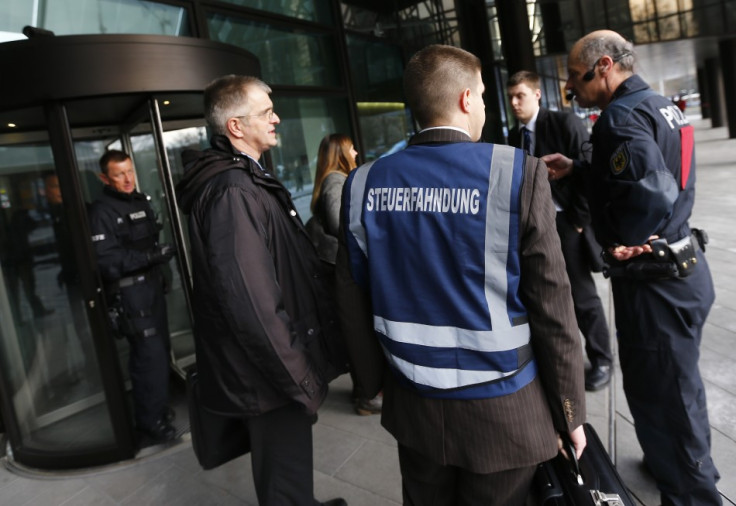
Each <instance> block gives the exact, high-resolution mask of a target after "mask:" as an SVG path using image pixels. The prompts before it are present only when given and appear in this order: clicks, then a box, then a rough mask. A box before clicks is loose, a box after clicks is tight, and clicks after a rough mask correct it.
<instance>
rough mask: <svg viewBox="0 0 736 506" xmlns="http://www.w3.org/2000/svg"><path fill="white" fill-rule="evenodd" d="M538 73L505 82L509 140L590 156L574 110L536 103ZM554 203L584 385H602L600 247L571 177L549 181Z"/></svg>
mask: <svg viewBox="0 0 736 506" xmlns="http://www.w3.org/2000/svg"><path fill="white" fill-rule="evenodd" d="M539 82H540V79H539V76H538V75H537V74H536V73H534V72H529V71H526V70H522V71H520V72H517V73H515V74H514V75H512V76H511V77H510V78H509V80H508V83H507V91H508V97H509V102H510V103H511V110H512V111H513V113H514V116H515V117H516V119H517V120H518V121H519V125H518V128H513V129H511V130H510V131H509V144H511V145H512V146H514V147H517V148H522V149H524V150H525V151H526V152H527V153H529V154H531V155H534V156H537V157H539V156H542V155H546V154H549V153H564V154H565V155H567V156H569V157H570V158H573V159H580V160H585V159H587V160H588V161H590V160H589V158H590V157H589V156H587V155H586V152H585V151H584V150H583V149H582V146H583V144H584V143H585V142H586V141H587V139H588V132H587V130H586V128H585V125H583V122H582V121H580V118H578V117H577V116H575V114H573V113H572V112H561V111H550V110H548V109H546V108H544V107H540V105H539V100H540V98H542V90H541V89H540V86H539ZM550 186H551V189H552V199H553V201H554V203H555V207H556V208H557V219H556V223H557V233H558V234H559V235H560V243H561V244H562V255H563V256H564V257H565V265H566V267H567V275H568V277H569V278H570V286H571V288H572V299H573V302H574V305H575V317H576V318H577V322H578V328H580V331H581V332H582V333H583V336H584V337H585V352H586V354H587V355H588V361H589V362H590V365H591V367H590V369H589V370H588V371H586V373H585V388H586V390H590V391H595V390H600V389H601V388H603V387H604V386H606V385H607V384H608V383H609V382H610V381H611V363H612V361H613V357H612V355H611V335H610V334H609V332H608V325H607V323H606V315H605V312H604V311H603V304H601V299H600V297H598V292H597V291H596V287H595V281H594V280H593V276H592V275H591V271H600V269H601V267H602V261H601V257H600V251H601V247H600V245H599V244H598V243H597V242H596V240H595V236H594V234H593V229H592V228H591V226H590V211H589V209H588V202H587V200H586V198H585V197H584V196H583V191H582V189H579V188H576V185H575V184H574V182H573V181H572V180H571V179H570V178H565V179H558V180H554V181H550Z"/></svg>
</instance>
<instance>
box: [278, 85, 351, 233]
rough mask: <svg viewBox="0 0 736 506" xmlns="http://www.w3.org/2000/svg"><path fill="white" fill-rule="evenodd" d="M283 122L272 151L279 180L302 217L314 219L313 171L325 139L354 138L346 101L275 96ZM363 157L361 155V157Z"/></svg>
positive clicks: (280, 124) (340, 99)
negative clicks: (338, 135)
mask: <svg viewBox="0 0 736 506" xmlns="http://www.w3.org/2000/svg"><path fill="white" fill-rule="evenodd" d="M272 98H273V103H274V110H275V111H276V114H278V115H279V118H280V119H281V123H279V124H278V125H277V126H276V135H277V136H278V139H279V143H278V146H276V147H274V148H273V149H271V150H270V151H269V154H270V156H271V159H272V160H273V166H274V172H275V175H276V177H278V178H279V180H280V181H281V182H282V183H283V184H284V186H286V188H287V189H288V190H289V191H290V192H291V196H292V198H293V199H294V205H295V207H296V210H297V211H298V212H299V215H300V216H301V218H302V219H303V220H304V221H306V220H307V219H308V218H309V217H310V216H311V211H310V210H309V203H310V201H311V199H312V188H313V185H314V172H315V170H317V151H318V149H319V143H320V141H321V140H322V138H323V137H324V136H325V135H327V134H331V133H336V132H340V133H346V134H347V135H350V136H352V132H351V129H350V122H349V119H348V105H347V101H346V100H345V99H342V98H333V99H327V98H282V97H279V96H278V95H277V94H274V95H273V96H272ZM358 158H359V159H361V158H360V155H358Z"/></svg>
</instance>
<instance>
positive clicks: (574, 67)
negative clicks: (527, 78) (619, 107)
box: [565, 30, 636, 109]
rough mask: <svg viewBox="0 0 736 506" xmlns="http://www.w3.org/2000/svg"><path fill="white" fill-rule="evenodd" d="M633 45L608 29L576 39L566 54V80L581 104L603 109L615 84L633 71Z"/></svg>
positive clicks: (613, 90)
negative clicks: (567, 54) (568, 53)
mask: <svg viewBox="0 0 736 506" xmlns="http://www.w3.org/2000/svg"><path fill="white" fill-rule="evenodd" d="M635 59H636V57H635V55H634V45H633V44H632V43H631V42H629V41H627V40H626V39H625V38H623V37H622V36H621V35H620V34H618V33H616V32H614V31H611V30H597V31H595V32H591V33H589V34H588V35H586V36H584V37H583V38H581V39H580V40H578V41H577V42H576V43H575V44H574V45H573V47H572V49H571V50H570V55H569V56H568V58H567V73H568V77H567V83H566V85H565V88H566V89H568V90H570V91H571V92H572V93H573V94H574V95H575V97H576V99H577V102H578V104H580V106H582V107H592V106H597V107H600V108H601V109H605V108H606V106H607V105H608V103H609V102H610V100H611V97H612V96H613V93H614V92H615V91H616V88H618V86H619V85H620V84H621V83H622V82H623V81H625V80H626V79H628V78H629V77H631V75H632V74H633V73H634V62H635Z"/></svg>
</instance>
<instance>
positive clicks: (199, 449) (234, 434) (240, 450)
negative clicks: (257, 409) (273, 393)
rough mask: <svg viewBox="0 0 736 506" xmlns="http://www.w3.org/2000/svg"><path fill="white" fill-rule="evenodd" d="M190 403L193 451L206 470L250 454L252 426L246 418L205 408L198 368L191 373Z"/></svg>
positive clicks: (188, 372) (188, 382)
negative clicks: (201, 400) (201, 399)
mask: <svg viewBox="0 0 736 506" xmlns="http://www.w3.org/2000/svg"><path fill="white" fill-rule="evenodd" d="M187 404H188V407H189V426H190V431H191V435H192V448H194V454H195V455H196V456H197V460H198V461H199V465H200V466H202V468H203V469H213V468H215V467H217V466H220V465H222V464H224V463H225V462H229V461H230V460H232V459H234V458H237V457H240V456H241V455H244V454H246V453H248V452H249V451H250V438H249V435H248V427H247V425H246V422H245V420H244V419H243V418H242V417H233V416H230V415H226V414H222V413H217V412H215V411H211V410H209V409H207V408H205V407H204V406H202V403H201V402H200V396H199V382H198V378H197V371H196V370H194V369H190V370H189V371H187Z"/></svg>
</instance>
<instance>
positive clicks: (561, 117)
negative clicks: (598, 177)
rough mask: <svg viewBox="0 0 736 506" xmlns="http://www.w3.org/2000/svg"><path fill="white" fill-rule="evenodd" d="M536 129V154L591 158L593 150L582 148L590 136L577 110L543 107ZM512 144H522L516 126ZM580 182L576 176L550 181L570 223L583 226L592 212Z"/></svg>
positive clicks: (510, 138) (518, 146)
mask: <svg viewBox="0 0 736 506" xmlns="http://www.w3.org/2000/svg"><path fill="white" fill-rule="evenodd" d="M535 128H536V130H535V131H534V135H535V142H534V153H532V154H533V155H534V156H536V157H540V156H543V155H548V154H550V153H562V154H563V155H565V156H567V157H569V158H572V159H573V160H588V161H590V150H588V151H587V153H584V151H583V150H582V149H581V147H582V145H583V143H584V142H586V141H587V140H588V138H589V137H590V136H589V134H588V130H587V129H586V128H585V125H584V124H583V122H582V121H580V118H578V117H577V116H576V115H575V114H574V113H571V112H561V111H550V110H549V109H545V108H544V107H540V108H539V114H538V115H537V123H536V126H535ZM509 144H510V145H511V146H514V147H516V148H520V147H521V134H520V132H519V129H518V128H516V127H515V128H512V129H511V130H509ZM576 183H577V180H576V179H575V178H562V179H558V180H555V181H550V186H551V187H552V195H553V196H554V198H555V200H556V201H557V203H558V204H560V207H562V209H563V210H564V211H565V214H566V215H567V217H568V218H569V219H570V222H571V223H572V224H574V225H576V226H578V227H583V226H585V225H588V224H589V223H590V211H589V210H588V203H587V201H586V200H585V197H584V196H583V191H582V190H583V189H582V188H577V187H576Z"/></svg>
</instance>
